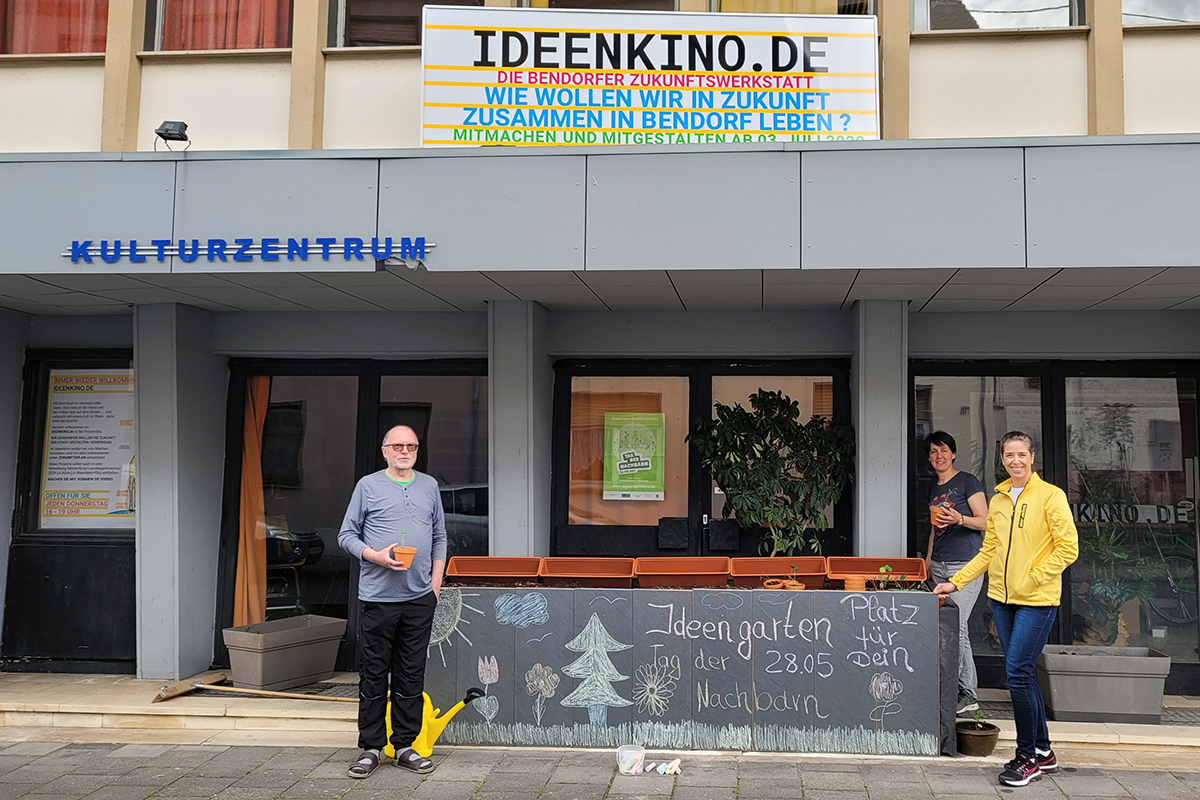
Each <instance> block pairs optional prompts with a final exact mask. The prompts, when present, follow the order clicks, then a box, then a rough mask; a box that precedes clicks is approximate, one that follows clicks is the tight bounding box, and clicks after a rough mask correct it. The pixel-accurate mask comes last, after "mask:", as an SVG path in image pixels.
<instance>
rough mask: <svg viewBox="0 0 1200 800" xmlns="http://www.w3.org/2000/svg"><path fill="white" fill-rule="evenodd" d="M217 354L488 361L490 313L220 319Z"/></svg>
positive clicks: (270, 314) (233, 315)
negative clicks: (441, 358)
mask: <svg viewBox="0 0 1200 800" xmlns="http://www.w3.org/2000/svg"><path fill="white" fill-rule="evenodd" d="M213 352H214V353H221V354H222V355H228V356H263V357H272V358H301V357H307V358H317V357H324V358H332V357H338V356H345V357H347V358H440V357H443V356H444V357H446V358H484V357H486V356H487V353H488V322H487V314H460V313H457V312H448V313H444V314H441V313H420V314H405V313H392V312H388V311H379V312H374V311H372V312H345V313H342V312H327V311H263V312H244V311H243V312H230V313H225V314H217V316H216V321H215V323H214V326H213Z"/></svg>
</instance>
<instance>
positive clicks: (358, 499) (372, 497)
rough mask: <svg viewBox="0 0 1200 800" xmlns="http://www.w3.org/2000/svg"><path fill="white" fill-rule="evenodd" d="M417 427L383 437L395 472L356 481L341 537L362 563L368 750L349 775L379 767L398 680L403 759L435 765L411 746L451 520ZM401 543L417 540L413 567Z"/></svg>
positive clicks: (361, 706)
mask: <svg viewBox="0 0 1200 800" xmlns="http://www.w3.org/2000/svg"><path fill="white" fill-rule="evenodd" d="M418 447H419V444H418V443H417V434H416V432H415V431H413V429H412V428H410V427H408V426H407V425H397V426H396V427H394V428H392V429H391V430H389V431H388V432H387V434H385V435H384V437H383V458H384V460H385V461H386V462H387V469H383V470H380V471H379V472H374V473H371V474H370V475H367V476H365V477H364V478H362V480H360V481H359V482H358V485H357V486H355V487H354V494H353V495H351V497H350V505H349V507H348V508H347V509H346V517H345V519H344V520H343V521H342V528H341V531H340V532H339V533H338V544H340V545H341V546H342V549H343V550H345V551H346V552H347V553H349V554H350V555H352V556H354V557H355V558H357V559H358V560H359V561H360V562H361V572H360V573H359V580H358V599H359V602H360V603H361V605H362V625H361V631H362V633H361V636H360V638H359V679H358V746H359V747H360V748H361V749H362V754H361V755H359V757H358V758H357V759H356V760H355V762H354V763H353V764H351V765H350V768H349V769H348V770H347V771H346V774H347V775H349V776H350V777H351V778H365V777H367V776H368V775H370V774H371V773H372V772H374V771H375V769H376V767H378V766H379V760H380V757H381V756H380V753H381V751H382V750H383V748H384V746H385V745H386V744H387V721H386V714H387V702H388V688H389V687H388V683H389V677H390V683H391V700H392V745H393V746H394V747H395V748H396V766H397V767H402V768H404V769H409V770H412V771H413V772H421V773H424V772H429V771H431V770H432V769H433V762H432V761H431V760H430V759H428V758H425V757H423V756H421V755H420V754H419V753H417V752H416V751H415V750H413V749H412V747H411V745H412V742H413V740H414V739H416V738H417V734H418V733H420V730H421V714H422V705H423V704H422V700H421V693H422V692H423V691H424V690H425V651H426V648H428V647H429V634H430V630H431V628H432V625H433V612H434V609H436V608H437V598H438V595H439V594H440V593H441V590H442V572H443V569H444V568H445V566H446V519H445V514H444V512H443V511H442V498H441V495H440V494H439V492H438V485H437V481H435V480H434V479H433V478H431V477H430V476H428V475H426V474H424V473H422V472H417V471H416V470H414V469H413V465H414V464H416V462H417V448H418ZM397 545H402V546H407V547H414V548H416V551H417V552H416V554H415V555H413V556H412V563H411V565H410V566H408V567H407V568H406V567H405V565H404V564H403V563H401V562H400V561H397V560H396V559H395V554H394V551H393V548H395V547H396V546H397Z"/></svg>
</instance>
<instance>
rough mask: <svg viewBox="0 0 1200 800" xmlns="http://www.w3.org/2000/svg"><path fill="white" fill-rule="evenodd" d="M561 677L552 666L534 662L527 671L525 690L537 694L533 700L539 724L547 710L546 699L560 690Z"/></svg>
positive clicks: (534, 712)
mask: <svg viewBox="0 0 1200 800" xmlns="http://www.w3.org/2000/svg"><path fill="white" fill-rule="evenodd" d="M558 681H559V677H558V675H556V674H555V672H554V670H552V669H550V667H545V666H542V665H541V664H534V665H533V666H532V667H531V668H530V670H529V671H528V672H526V673H525V691H527V692H529V694H531V695H533V694H535V695H537V698H536V699H535V700H534V701H533V719H534V721H535V722H537V724H538V725H541V724H542V714H543V713H544V712H545V710H546V699H547V698H550V697H554V693H555V692H556V691H558Z"/></svg>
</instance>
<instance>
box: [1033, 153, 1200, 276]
mask: <svg viewBox="0 0 1200 800" xmlns="http://www.w3.org/2000/svg"><path fill="white" fill-rule="evenodd" d="M1026 172H1027V178H1026V183H1027V187H1028V211H1027V213H1028V219H1029V266H1031V267H1078V266H1101V267H1109V266H1113V267H1115V266H1126V267H1137V266H1151V267H1154V266H1164V267H1166V266H1189V265H1194V264H1200V238H1197V236H1196V220H1197V217H1198V215H1200V193H1198V192H1197V190H1196V187H1197V185H1200V145H1198V144H1163V145H1140V146H1130V145H1126V146H1120V147H1048V148H1037V147H1031V148H1028V150H1027V155H1026Z"/></svg>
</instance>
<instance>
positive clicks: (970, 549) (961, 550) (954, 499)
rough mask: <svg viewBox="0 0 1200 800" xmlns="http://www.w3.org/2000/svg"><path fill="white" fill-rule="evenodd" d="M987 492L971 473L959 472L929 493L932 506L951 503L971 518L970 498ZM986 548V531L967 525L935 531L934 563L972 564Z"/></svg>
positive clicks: (949, 526) (948, 526)
mask: <svg viewBox="0 0 1200 800" xmlns="http://www.w3.org/2000/svg"><path fill="white" fill-rule="evenodd" d="M982 491H983V484H981V483H980V482H979V479H978V478H976V477H975V476H974V475H972V474H971V473H969V472H961V471H960V472H958V473H957V474H956V475H955V476H954V477H953V478H951V479H950V480H948V481H946V482H945V483H941V484H937V483H935V484H934V485H933V487H932V488H930V490H929V505H931V506H936V505H938V504H940V503H948V504H949V505H950V507H951V508H952V509H954V510H955V511H957V512H958V513H959V514H963V515H965V516H968V517H969V516H971V507H970V505H968V504H967V498H969V497H971V496H973V495H975V494H976V493H978V492H982ZM982 545H983V531H976V530H971V529H970V528H968V527H967V526H965V525H946V526H945V527H941V528H939V527H934V529H933V560H934V561H970V560H971V559H972V558H974V557H975V554H976V553H978V552H979V548H980V547H981V546H982Z"/></svg>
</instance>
